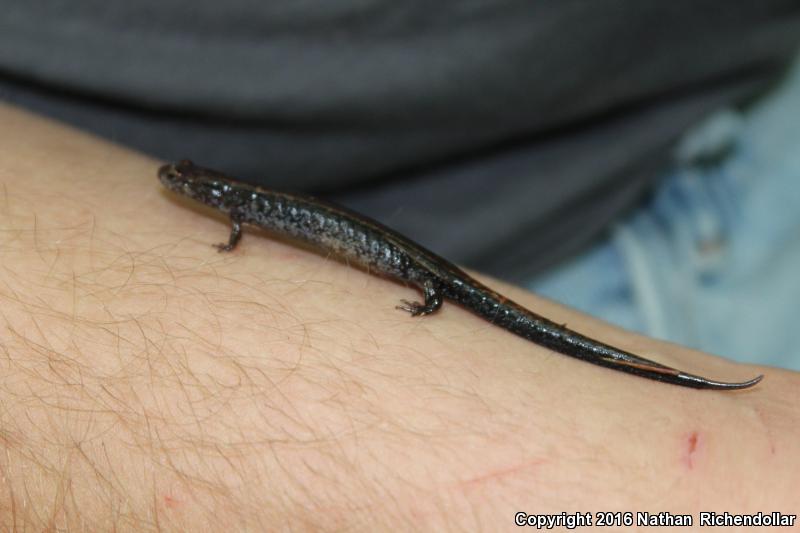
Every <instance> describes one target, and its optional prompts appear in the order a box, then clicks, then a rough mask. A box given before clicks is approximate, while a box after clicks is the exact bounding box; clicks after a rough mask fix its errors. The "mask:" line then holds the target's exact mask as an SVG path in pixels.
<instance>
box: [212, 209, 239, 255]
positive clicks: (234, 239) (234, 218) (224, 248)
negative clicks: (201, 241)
mask: <svg viewBox="0 0 800 533" xmlns="http://www.w3.org/2000/svg"><path fill="white" fill-rule="evenodd" d="M241 238H242V220H241V218H240V217H239V216H238V215H235V214H233V213H231V236H230V237H229V238H228V242H226V243H225V242H221V243H219V244H212V246H213V247H214V248H216V249H217V250H218V251H219V252H230V251H231V250H233V249H234V248H236V245H237V244H239V240H240V239H241Z"/></svg>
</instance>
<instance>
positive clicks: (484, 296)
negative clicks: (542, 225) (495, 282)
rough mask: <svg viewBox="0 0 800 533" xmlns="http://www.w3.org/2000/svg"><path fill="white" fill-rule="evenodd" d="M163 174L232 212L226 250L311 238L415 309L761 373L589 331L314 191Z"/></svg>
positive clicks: (573, 350)
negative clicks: (382, 280)
mask: <svg viewBox="0 0 800 533" xmlns="http://www.w3.org/2000/svg"><path fill="white" fill-rule="evenodd" d="M158 177H159V179H160V180H161V183H163V184H164V185H165V186H166V187H167V188H168V189H170V190H172V191H175V192H177V193H180V194H182V195H184V196H188V197H189V198H193V199H194V200H197V201H198V202H202V203H204V204H206V205H208V206H211V207H214V208H216V209H219V210H220V211H222V212H223V213H225V214H227V215H228V216H230V219H231V223H232V230H231V234H230V239H229V241H228V242H227V243H226V244H219V245H217V247H218V248H219V250H220V251H230V250H233V248H234V247H235V246H236V244H237V243H238V242H239V239H240V237H241V235H242V224H252V225H254V226H259V227H261V228H265V229H267V230H271V231H273V232H277V233H279V234H282V235H286V236H289V237H292V238H295V239H300V240H303V241H306V242H308V243H311V244H312V245H315V246H317V247H319V248H320V249H322V250H325V251H328V252H332V253H334V254H336V255H338V256H341V257H342V258H345V259H348V260H351V261H355V262H357V263H359V264H361V265H363V266H365V267H367V268H369V270H370V271H377V272H380V273H382V274H384V275H386V276H389V277H392V278H397V279H400V280H404V281H407V282H409V283H412V284H414V285H416V286H418V287H419V288H420V289H422V292H423V294H424V295H425V303H413V302H408V301H405V300H404V301H403V302H402V305H400V306H398V308H399V309H402V310H404V311H408V312H409V313H411V315H412V316H422V315H427V314H430V313H433V312H434V311H436V310H437V309H439V307H441V305H442V302H443V300H445V299H447V300H451V301H454V302H457V303H459V304H460V305H462V306H463V307H465V308H467V309H469V310H471V311H472V312H474V313H476V314H478V315H480V316H481V317H483V318H484V319H486V320H487V321H489V322H490V323H492V324H495V325H497V326H500V327H501V328H504V329H507V330H508V331H510V332H512V333H515V334H517V335H519V336H521V337H524V338H526V339H528V340H531V341H533V342H535V343H536V344H540V345H542V346H545V347H547V348H550V349H551V350H554V351H556V352H558V353H561V354H564V355H569V356H570V357H575V358H578V359H582V360H584V361H588V362H589V363H594V364H596V365H600V366H605V367H608V368H612V369H614V370H619V371H622V372H628V373H630V374H635V375H637V376H641V377H645V378H649V379H654V380H657V381H663V382H666V383H672V384H674V385H682V386H684V387H693V388H696V389H744V388H747V387H752V386H753V385H755V384H756V383H758V382H759V381H761V378H762V377H763V376H758V377H755V378H753V379H751V380H749V381H744V382H741V383H725V382H720V381H713V380H710V379H706V378H703V377H700V376H695V375H692V374H687V373H685V372H681V371H680V370H676V369H674V368H670V367H668V366H665V365H662V364H659V363H656V362H654V361H650V360H648V359H644V358H642V357H638V356H636V355H633V354H631V353H628V352H626V351H624V350H620V349H618V348H614V347H613V346H609V345H608V344H604V343H602V342H599V341H596V340H593V339H590V338H588V337H585V336H583V335H581V334H580V333H577V332H575V331H572V330H571V329H568V328H566V327H564V326H561V325H559V324H556V323H555V322H552V321H550V320H548V319H546V318H544V317H542V316H540V315H537V314H536V313H533V312H531V311H529V310H527V309H525V308H524V307H522V306H520V305H518V304H516V303H514V302H512V301H511V300H509V299H508V298H505V297H503V296H501V295H499V294H497V293H496V292H494V291H493V290H491V289H489V288H488V287H486V286H485V285H483V284H481V283H479V282H478V281H476V280H474V279H472V278H471V277H470V276H469V275H468V274H467V273H465V272H464V271H462V270H461V269H460V268H458V267H457V266H455V265H453V264H452V263H450V262H449V261H446V260H445V259H442V258H441V257H439V256H437V255H436V254H434V253H432V252H430V251H428V250H426V249H425V248H423V247H422V246H420V245H418V244H416V243H414V242H412V241H411V240H409V239H407V238H406V237H403V236H402V235H400V234H399V233H397V232H395V231H393V230H391V229H389V228H387V227H386V226H383V225H382V224H379V223H378V222H375V221H373V220H370V219H369V218H366V217H364V216H361V215H358V214H356V213H353V212H351V211H349V210H347V209H344V208H342V207H338V206H335V205H332V204H329V203H327V202H323V201H321V200H318V199H315V198H312V197H309V196H304V195H298V194H289V193H281V192H274V191H269V190H265V189H261V188H259V187H253V186H250V185H246V184H244V183H241V182H238V181H236V180H234V179H232V178H230V177H228V176H226V175H224V174H221V173H219V172H216V171H214V170H209V169H206V168H202V167H199V166H196V165H194V164H193V163H192V162H191V161H181V162H179V163H177V164H171V165H164V166H163V167H161V168H160V169H159V171H158Z"/></svg>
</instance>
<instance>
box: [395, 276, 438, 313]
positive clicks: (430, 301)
mask: <svg viewBox="0 0 800 533" xmlns="http://www.w3.org/2000/svg"><path fill="white" fill-rule="evenodd" d="M422 291H423V293H424V295H425V303H424V304H423V303H419V302H409V301H408V300H400V302H401V305H398V306H397V309H400V310H402V311H407V312H409V313H411V316H425V315H429V314H431V313H433V312H435V311H437V310H438V309H439V308H440V307H441V306H442V294H441V292H440V291H439V289H438V288H437V287H436V284H435V283H434V282H433V281H432V280H426V281H425V283H423V284H422Z"/></svg>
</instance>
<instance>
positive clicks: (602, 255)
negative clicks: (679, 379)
mask: <svg viewBox="0 0 800 533" xmlns="http://www.w3.org/2000/svg"><path fill="white" fill-rule="evenodd" d="M529 288H531V289H532V290H534V291H536V292H537V293H539V294H541V295H543V296H547V297H549V298H552V299H555V300H558V301H561V302H564V303H566V304H568V305H570V306H573V307H575V308H578V309H581V310H583V311H585V312H587V313H590V314H593V315H595V316H598V317H601V318H603V319H605V320H608V321H609V322H612V323H615V324H618V325H620V326H623V327H625V328H628V329H631V330H634V331H638V332H641V333H644V334H647V335H649V336H652V337H657V338H662V339H667V340H671V341H674V342H677V343H680V344H683V345H686V346H691V347H694V348H698V349H701V350H704V351H707V352H711V353H716V354H719V355H723V356H726V357H730V358H732V359H736V360H739V361H743V362H752V363H759V364H768V365H776V366H782V367H786V368H792V369H795V370H800V327H798V326H797V324H796V321H797V317H798V316H800V60H798V61H797V62H796V63H795V65H794V68H793V69H792V70H791V71H790V72H789V74H788V75H787V77H786V78H785V79H784V81H783V82H782V83H781V84H780V85H779V86H778V87H776V89H775V90H773V91H772V92H771V93H770V94H768V95H765V97H763V98H762V99H761V100H760V101H759V102H757V103H756V104H754V105H752V106H751V107H749V108H748V109H747V110H745V111H737V110H732V109H728V110H722V111H720V112H718V113H717V114H715V115H714V116H712V117H709V118H708V120H706V121H704V122H703V123H702V124H700V125H699V126H698V127H697V128H695V129H694V130H693V131H690V132H688V133H687V134H686V135H685V136H684V138H683V140H682V142H681V143H680V144H679V145H678V147H677V149H676V151H675V157H674V166H673V168H672V169H671V170H670V171H669V172H667V173H666V175H665V176H664V179H663V182H662V183H661V184H660V186H659V188H658V190H657V191H656V192H655V194H654V195H653V197H652V198H651V199H650V200H648V202H647V203H646V205H644V206H642V207H641V208H640V209H638V211H636V212H635V213H634V214H632V215H631V216H630V217H628V218H627V219H626V220H624V221H623V222H622V223H620V224H619V225H618V226H617V227H616V228H614V230H613V231H612V235H611V237H610V238H609V239H608V240H606V241H605V242H602V243H601V244H599V245H597V246H596V247H594V248H593V249H592V250H590V251H588V252H587V253H585V254H584V255H582V256H581V257H578V258H576V259H575V260H573V261H572V262H570V263H569V264H567V265H564V266H563V267H561V268H559V269H558V270H556V271H553V272H551V273H549V274H547V275H545V276H542V277H540V278H537V279H535V280H532V281H531V282H530V284H529Z"/></svg>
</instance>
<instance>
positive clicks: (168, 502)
mask: <svg viewBox="0 0 800 533" xmlns="http://www.w3.org/2000/svg"><path fill="white" fill-rule="evenodd" d="M180 504H181V502H179V501H178V500H176V499H175V498H173V497H172V496H170V495H168V494H167V495H165V496H164V505H165V506H166V507H167V508H168V509H175V508H176V507H178V506H179V505H180Z"/></svg>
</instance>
